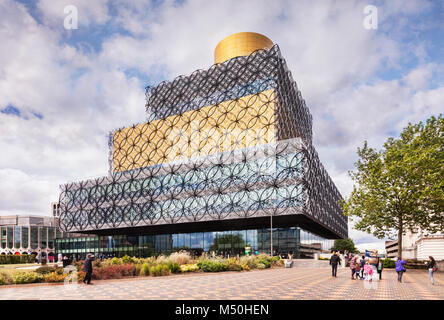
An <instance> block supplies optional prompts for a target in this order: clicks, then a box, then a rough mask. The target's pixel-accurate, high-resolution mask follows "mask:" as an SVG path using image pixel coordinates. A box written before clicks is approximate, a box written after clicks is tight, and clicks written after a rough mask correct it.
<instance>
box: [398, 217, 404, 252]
mask: <svg viewBox="0 0 444 320" xmlns="http://www.w3.org/2000/svg"><path fill="white" fill-rule="evenodd" d="M402 231H403V230H402V219H401V221H400V222H399V229H398V257H399V258H401V259H402Z"/></svg>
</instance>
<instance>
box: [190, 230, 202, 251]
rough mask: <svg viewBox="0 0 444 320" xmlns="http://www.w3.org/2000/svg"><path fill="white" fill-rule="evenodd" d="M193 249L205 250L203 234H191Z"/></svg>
mask: <svg viewBox="0 0 444 320" xmlns="http://www.w3.org/2000/svg"><path fill="white" fill-rule="evenodd" d="M191 248H194V249H203V233H202V232H197V233H191Z"/></svg>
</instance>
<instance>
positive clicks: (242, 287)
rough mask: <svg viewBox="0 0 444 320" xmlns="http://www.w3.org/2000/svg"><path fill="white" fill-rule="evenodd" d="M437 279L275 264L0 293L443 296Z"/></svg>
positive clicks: (0, 293)
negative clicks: (334, 273)
mask: <svg viewBox="0 0 444 320" xmlns="http://www.w3.org/2000/svg"><path fill="white" fill-rule="evenodd" d="M435 281H436V282H435V285H434V286H432V285H431V284H430V280H429V275H428V273H427V271H425V270H408V271H407V272H406V273H405V274H404V278H403V283H398V282H397V274H396V272H395V271H393V270H384V272H383V279H382V281H377V282H375V283H374V284H373V285H374V287H373V288H372V287H371V286H370V287H368V288H365V284H366V283H365V281H364V280H354V281H353V280H351V279H350V270H349V269H348V268H346V269H342V268H339V270H338V277H337V278H332V277H331V271H330V269H327V268H319V269H314V268H291V269H284V268H277V269H267V270H255V271H250V272H246V271H245V272H224V273H193V274H186V275H171V276H166V277H146V278H132V279H121V280H107V281H95V282H94V284H93V285H90V286H87V285H83V284H79V285H77V286H73V287H71V286H64V285H59V284H57V285H45V284H38V285H19V286H3V287H0V299H3V300H26V299H32V300H34V299H42V300H61V299H75V300H77V299H86V300H90V299H115V300H122V299H162V300H165V299H168V300H174V299H184V300H188V299H197V300H207V299H214V300H217V299H240V300H243V299H247V300H250V299H251V300H255V299H259V300H260V299H264V300H268V299H273V300H274V299H285V300H307V299H308V300H319V299H320V300H327V299H341V300H344V299H345V300H355V299H360V300H361V299H371V300H373V299H374V300H380V299H409V300H416V299H427V300H444V274H443V273H437V274H435ZM367 284H368V283H367ZM376 285H377V288H376Z"/></svg>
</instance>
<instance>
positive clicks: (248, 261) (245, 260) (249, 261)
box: [240, 256, 256, 269]
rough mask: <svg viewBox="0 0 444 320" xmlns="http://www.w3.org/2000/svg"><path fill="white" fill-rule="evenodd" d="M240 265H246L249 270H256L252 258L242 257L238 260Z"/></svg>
mask: <svg viewBox="0 0 444 320" xmlns="http://www.w3.org/2000/svg"><path fill="white" fill-rule="evenodd" d="M240 263H241V265H247V266H248V267H249V269H254V268H256V257H254V256H248V257H247V256H244V257H241V258H240Z"/></svg>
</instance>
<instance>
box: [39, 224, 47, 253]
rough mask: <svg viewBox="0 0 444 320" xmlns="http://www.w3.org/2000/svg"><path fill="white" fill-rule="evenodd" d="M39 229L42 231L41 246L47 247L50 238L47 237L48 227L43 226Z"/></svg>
mask: <svg viewBox="0 0 444 320" xmlns="http://www.w3.org/2000/svg"><path fill="white" fill-rule="evenodd" d="M39 231H40V248H42V249H46V242H47V240H48V238H47V231H48V228H47V227H42V228H39Z"/></svg>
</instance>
